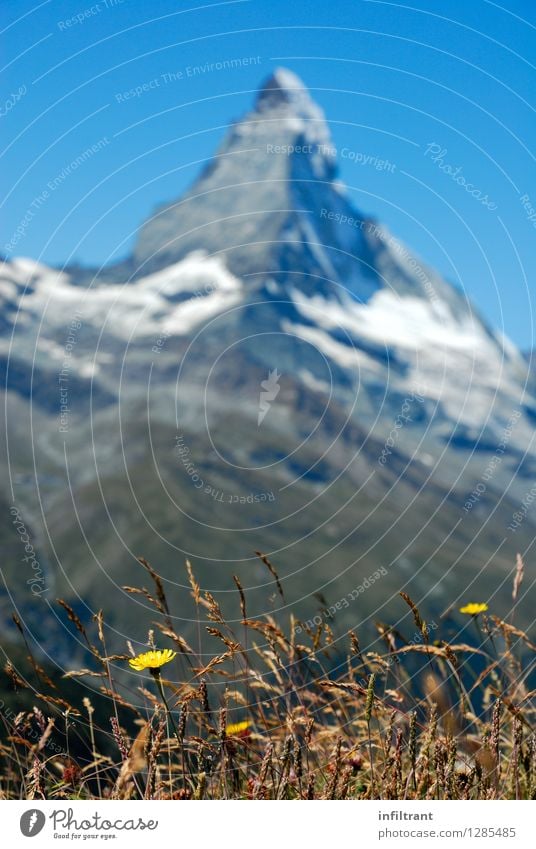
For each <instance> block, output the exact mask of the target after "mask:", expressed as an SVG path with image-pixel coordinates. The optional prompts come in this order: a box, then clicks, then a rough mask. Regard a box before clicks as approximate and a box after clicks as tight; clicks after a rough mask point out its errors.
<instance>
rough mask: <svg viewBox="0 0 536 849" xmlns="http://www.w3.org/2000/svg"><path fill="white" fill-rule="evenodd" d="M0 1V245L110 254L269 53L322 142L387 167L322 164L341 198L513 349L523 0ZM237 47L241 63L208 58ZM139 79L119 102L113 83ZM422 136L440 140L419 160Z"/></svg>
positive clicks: (531, 78)
mask: <svg viewBox="0 0 536 849" xmlns="http://www.w3.org/2000/svg"><path fill="white" fill-rule="evenodd" d="M0 16H1V29H2V30H3V51H2V57H3V63H4V65H5V68H4V69H3V72H2V77H1V83H2V95H1V97H0V115H1V120H0V126H1V129H2V134H1V141H0V150H1V156H2V160H3V162H2V166H1V170H0V173H1V175H2V176H1V179H2V201H3V202H2V216H1V222H0V224H1V233H0V247H1V246H5V245H6V244H7V243H9V242H10V240H11V239H12V237H13V234H14V233H15V231H16V229H17V227H19V228H21V229H22V233H21V234H19V237H18V239H17V241H16V244H15V245H14V248H13V250H12V251H11V252H10V253H12V254H13V255H22V256H30V257H33V258H36V259H41V260H42V261H45V262H49V263H55V264H63V263H64V262H72V261H79V262H83V263H90V264H96V263H101V262H105V261H109V260H111V259H112V258H119V257H120V256H123V255H125V254H126V253H127V251H128V249H129V248H130V246H131V244H132V241H133V238H134V234H135V231H136V228H137V227H138V226H139V225H140V224H141V222H142V221H143V220H144V219H145V218H146V217H147V216H148V215H149V214H150V212H151V210H152V209H153V208H154V207H155V206H156V205H157V204H159V203H161V202H162V201H165V200H170V199H172V198H174V197H176V196H177V195H179V194H180V193H181V192H182V191H183V189H184V188H185V187H186V186H187V185H188V184H189V183H190V182H191V180H192V179H193V178H194V176H195V175H196V173H197V172H198V170H199V165H198V164H194V163H199V161H200V160H205V159H207V158H209V157H210V156H211V154H212V153H213V151H214V149H215V147H216V146H217V144H218V143H219V141H220V140H221V138H222V135H223V133H224V131H225V126H226V125H227V124H228V123H229V121H230V120H232V119H233V118H236V117H238V116H240V115H241V114H242V113H243V112H244V111H245V110H246V109H247V108H248V107H249V105H250V103H251V100H252V98H253V96H254V92H255V90H256V89H257V87H258V85H259V82H260V81H261V80H262V79H263V78H264V77H266V76H267V75H268V74H269V73H270V71H271V70H272V69H273V68H274V67H276V66H278V65H284V66H286V67H289V68H291V69H292V70H293V71H295V72H296V73H297V74H298V75H299V76H300V77H301V78H302V79H303V80H304V82H305V83H306V85H307V86H308V87H309V88H310V90H311V92H312V94H313V96H314V97H315V99H316V100H317V101H318V102H319V103H320V105H321V106H322V108H323V109H324V111H325V113H326V115H327V117H328V120H329V121H330V124H331V128H332V133H333V140H334V143H335V145H336V147H337V148H338V149H339V151H341V150H342V149H343V148H348V149H351V150H353V151H356V152H358V153H359V154H360V155H361V158H364V157H365V156H369V157H377V158H378V159H380V160H388V161H389V163H391V164H392V165H393V166H394V168H385V169H384V170H376V169H375V168H374V167H372V166H371V165H363V164H358V163H356V162H354V161H352V160H351V159H349V158H345V159H342V160H341V162H340V172H341V178H342V179H343V181H344V182H345V183H347V185H348V186H349V187H350V193H351V196H352V198H353V200H354V202H355V204H356V206H358V207H359V208H360V209H362V210H363V211H365V212H367V213H369V214H371V215H375V216H377V217H378V218H379V219H381V220H382V221H383V222H384V223H385V224H387V226H388V227H389V228H390V229H391V230H392V231H393V232H394V233H395V234H396V235H398V236H399V237H400V238H402V239H403V240H405V241H406V242H407V243H408V244H409V245H410V246H411V247H412V248H413V249H414V250H415V251H416V252H417V253H419V254H420V255H421V256H422V257H423V258H424V259H425V260H426V261H428V262H429V263H431V264H432V265H434V266H436V267H437V268H438V269H439V270H440V271H441V272H442V273H443V274H444V275H445V276H447V277H448V278H449V279H451V280H454V281H456V282H457V284H458V285H460V286H463V287H464V288H465V290H466V291H467V293H468V294H469V296H470V297H471V298H472V300H473V301H474V302H475V303H476V304H477V306H478V307H479V309H480V310H481V312H482V313H483V314H484V316H485V317H486V318H487V319H488V321H489V322H490V323H491V324H493V325H494V326H495V327H498V328H500V329H503V330H504V331H505V332H506V333H507V335H509V336H510V337H511V338H512V339H513V340H514V341H515V342H516V343H517V344H518V345H520V346H521V347H522V348H528V347H530V346H532V345H533V327H532V320H533V316H532V304H531V294H532V292H533V291H534V281H535V270H536V252H535V250H534V245H535V241H536V240H535V235H536V229H535V226H536V213H535V216H534V218H535V220H534V221H531V220H530V214H531V210H530V208H529V207H530V206H532V207H533V208H534V210H536V169H535V160H534V154H533V153H531V152H530V151H531V147H532V148H534V144H533V142H534V127H535V121H534V97H533V94H534V91H535V90H536V85H535V75H534V65H533V64H531V62H530V57H531V56H532V57H533V56H534V54H535V51H534V45H535V40H536V38H535V37H536V30H535V24H536V6H535V4H534V3H533V0H502V2H501V3H494V2H487V0H472V2H468V0H449V2H447V0H443V2H441V0H408V3H407V5H403V4H401V3H397V2H376V0H354V1H353V2H336V1H335V0H332V2H330V3H326V2H316V1H315V0H312V2H307V3H305V2H294V3H291V2H288V0H285V2H281V0H270V2H269V1H268V0H263V2H261V0H242V2H226V3H225V2H223V3H217V2H214V0H206V2H203V0H187V2H177V0H152V2H150V3H147V2H143V0H123V2H119V0H100V2H97V0H95V2H91V0H48V2H42V0H36V2H29V0H9V2H6V1H5V0H4V2H3V3H2V4H1V10H0ZM68 21H70V22H71V23H70V25H69V24H68V23H67V22H68ZM531 48H532V49H531ZM244 57H260V58H259V60H258V63H256V64H250V65H249V66H247V67H241V68H235V69H232V70H217V69H212V70H211V69H210V63H217V62H222V61H224V60H230V59H243V58H244ZM207 63H208V67H207ZM195 67H197V68H198V69H200V70H198V72H197V73H196V74H195V75H192V71H191V70H190V72H188V69H189V68H190V69H192V68H195ZM165 74H169V75H170V74H177V76H178V78H177V79H176V80H173V79H169V81H168V82H166V83H164V78H163V75H165ZM181 74H182V76H181ZM155 80H157V81H158V84H156V83H154V82H153V81H155ZM144 84H145V85H146V87H147V88H148V90H147V91H144V92H143V93H142V94H141V95H140V96H139V97H131V98H130V99H128V100H124V99H123V100H121V98H119V97H118V96H119V95H121V94H123V93H124V92H126V91H127V90H129V89H132V88H133V87H136V86H143V85H144ZM13 95H15V96H13ZM531 130H532V134H531ZM99 143H100V144H99ZM432 144H434V145H437V146H438V148H433V150H434V151H437V150H438V149H441V151H445V153H442V155H441V156H440V157H438V158H437V161H436V162H434V161H433V159H432V156H431V155H430V154H428V155H427V154H426V150H427V147H428V145H432ZM91 145H98V146H99V149H98V150H97V152H96V153H94V154H93V155H91V157H89V158H88V159H86V161H85V162H84V163H83V164H82V165H80V167H78V168H77V169H75V170H74V171H73V172H71V173H70V174H69V175H68V176H66V177H61V174H62V171H63V169H65V168H66V166H68V165H69V163H71V162H72V161H73V160H75V159H76V157H78V156H79V155H80V154H81V153H83V151H84V150H86V149H87V148H88V147H90V146H91ZM436 156H437V154H436ZM441 164H443V166H444V167H447V166H450V167H451V169H452V170H453V171H454V172H455V175H454V176H455V177H456V178H457V179H458V180H459V181H460V180H462V179H463V180H465V181H466V183H468V184H470V185H471V186H472V187H473V191H474V192H475V194H477V195H478V196H477V197H474V196H472V195H471V194H469V192H468V190H467V188H466V187H465V186H464V185H463V184H461V183H460V182H456V180H455V178H454V177H453V176H452V174H450V175H449V174H448V173H447V172H446V171H445V170H441V167H440V166H441ZM456 169H461V170H459V171H456ZM56 178H59V179H58V180H57V181H56V184H57V188H56V189H55V190H54V191H52V192H50V191H49V194H48V196H44V195H43V192H44V191H46V189H47V183H48V182H49V181H51V180H52V181H54V180H55V179H56ZM526 195H527V196H528V199H527V198H525V200H524V201H523V198H524V196H526ZM6 196H7V197H6ZM482 198H484V200H486V198H487V203H488V204H489V206H488V205H486V203H483V202H482ZM490 207H491V208H490ZM28 211H31V212H33V215H32V216H30V217H29V216H28V215H27V213H28ZM2 249H3V248H2Z"/></svg>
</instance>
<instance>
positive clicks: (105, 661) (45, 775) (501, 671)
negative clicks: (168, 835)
mask: <svg viewBox="0 0 536 849" xmlns="http://www.w3.org/2000/svg"><path fill="white" fill-rule="evenodd" d="M261 559H262V560H263V562H264V563H265V565H266V566H267V567H268V569H269V570H270V574H271V578H272V579H273V581H274V586H275V587H276V588H277V589H278V590H279V592H280V593H281V594H282V592H283V590H282V587H281V583H280V581H279V577H278V575H277V572H276V570H275V568H274V567H273V566H272V564H271V563H270V562H269V561H268V560H267V558H265V557H264V556H263V555H261ZM140 563H141V565H142V566H143V567H144V569H145V570H146V573H147V575H148V576H149V578H150V580H151V583H152V589H150V590H148V589H146V588H144V587H127V588H124V589H125V591H126V593H127V594H130V595H138V596H139V595H141V596H143V598H144V599H145V601H146V602H147V603H148V604H150V605H151V606H152V607H153V608H154V612H155V617H156V618H155V622H154V630H152V631H150V632H149V635H148V642H147V649H148V650H154V651H158V650H160V649H162V650H165V649H168V650H169V649H171V650H172V651H170V652H168V654H166V655H161V656H159V657H160V659H161V661H162V663H161V665H160V666H158V668H153V669H151V668H150V667H147V668H146V669H145V670H144V662H145V661H144V660H143V659H142V660H141V661H140V660H138V662H137V666H138V667H139V668H141V671H134V670H133V669H130V668H129V663H128V661H129V659H132V655H133V654H134V652H133V650H132V651H131V653H130V654H124V655H108V654H107V648H106V639H105V633H106V629H105V623H104V617H103V614H102V613H101V612H99V613H98V614H96V615H95V616H94V617H93V622H92V623H89V624H87V625H86V624H84V623H83V622H82V621H81V620H80V618H79V617H78V616H77V614H76V613H75V612H74V610H73V609H72V608H71V607H70V605H69V604H67V603H66V602H65V601H63V600H59V601H58V604H59V605H60V607H61V608H62V610H63V613H64V615H65V616H66V617H67V618H68V620H69V621H70V623H71V628H72V629H73V641H74V635H76V636H77V637H78V638H79V640H80V642H82V643H83V644H84V646H85V651H86V653H87V655H88V657H89V658H90V660H89V661H88V664H87V666H86V667H85V668H83V669H77V670H74V669H73V670H69V671H68V672H66V673H65V674H64V676H63V678H62V679H61V681H59V682H58V681H57V680H56V681H54V680H52V678H51V676H50V675H49V674H48V673H47V671H46V670H45V669H44V668H43V667H42V666H41V664H40V662H39V661H38V660H36V658H35V657H34V656H33V655H32V653H31V651H30V649H29V648H28V643H26V647H27V663H28V669H29V671H30V672H31V675H32V676H33V680H35V681H38V682H39V686H38V687H35V686H30V683H29V681H30V675H29V674H28V675H27V674H25V673H24V671H22V670H21V669H20V668H17V669H15V668H14V667H13V666H12V665H10V664H9V663H8V664H7V666H6V670H5V671H6V674H7V676H8V679H9V682H10V685H11V687H12V688H14V690H15V691H16V693H17V694H18V697H19V698H21V697H22V691H25V699H26V701H27V699H28V695H29V694H28V692H27V691H28V690H30V695H31V698H32V700H33V702H34V705H35V706H34V707H33V708H32V709H21V710H20V711H13V710H10V711H8V712H7V713H6V711H3V712H2V720H3V725H4V738H3V739H2V741H1V742H0V756H1V760H2V768H1V769H0V797H1V798H3V799H21V798H23V799H64V800H65V799H130V800H140V799H177V800H181V799H288V800H290V799H304V800H307V799H392V800H403V799H489V800H493V799H534V798H536V737H535V733H534V713H535V706H534V700H533V695H534V693H533V692H532V691H531V689H530V681H531V675H532V674H533V671H534V662H535V653H536V645H534V644H533V643H532V642H531V640H530V639H529V637H528V636H527V634H526V633H525V632H524V631H522V630H521V629H519V628H517V627H516V626H515V624H514V616H515V607H516V602H517V596H518V592H519V587H520V584H521V582H522V580H523V563H522V561H521V558H518V562H517V569H516V573H515V578H514V586H513V591H512V613H511V617H510V618H509V621H504V620H502V619H500V618H498V617H497V616H494V615H493V614H492V613H491V612H490V611H487V610H486V611H484V610H483V609H482V608H478V611H479V612H478V613H476V614H473V615H470V616H466V617H465V620H464V621H465V623H466V627H464V628H463V629H462V639H461V640H456V641H451V642H448V641H447V640H446V639H444V638H442V636H441V628H440V627H439V628H438V629H436V630H434V631H433V633H431V632H430V628H429V626H428V625H427V623H426V621H425V620H424V619H423V618H422V616H421V614H420V612H419V609H418V607H417V606H416V605H415V604H414V602H413V601H412V599H411V598H410V597H409V596H408V595H406V594H405V593H401V594H400V595H401V599H400V604H401V605H405V606H407V608H406V609H407V610H408V613H409V614H410V615H411V617H412V620H413V623H414V631H415V633H414V634H413V637H412V638H411V639H408V638H407V637H405V636H404V635H403V634H402V633H400V631H399V630H397V629H395V628H390V627H389V626H387V625H385V624H381V623H378V625H377V630H378V639H379V641H380V644H381V650H378V649H377V648H376V649H374V650H373V649H367V650H363V649H362V648H361V646H360V642H359V637H358V634H357V633H355V632H350V633H348V634H347V635H346V637H345V639H344V649H341V648H340V640H335V639H334V635H333V632H332V629H331V627H330V624H329V623H328V622H325V621H322V622H321V623H320V624H319V625H318V626H315V627H314V628H311V627H309V626H308V625H307V624H305V623H300V622H298V621H297V620H295V619H294V618H293V617H292V616H291V618H290V622H289V623H288V627H287V628H284V627H283V626H282V625H281V624H280V623H279V622H277V621H275V619H274V618H272V617H271V616H270V615H263V616H261V617H257V618H255V617H253V618H250V617H249V615H248V610H247V594H246V592H245V591H244V590H243V588H242V585H241V582H240V580H239V578H238V577H236V576H235V578H234V582H235V585H236V591H237V603H238V605H239V607H240V613H241V620H240V623H239V626H238V628H233V627H231V625H230V624H229V623H228V622H227V621H226V619H225V617H224V616H223V614H222V611H221V609H220V606H219V605H218V602H217V601H216V599H215V598H214V597H213V596H212V595H211V594H210V593H209V592H204V591H202V589H201V587H200V586H199V585H198V583H197V581H196V578H195V576H194V573H193V571H192V568H191V566H190V564H187V568H188V576H189V581H190V587H191V595H192V598H193V601H194V603H195V606H196V609H197V611H198V619H199V623H200V627H203V628H204V629H205V630H206V632H207V634H208V637H210V638H211V643H212V644H214V645H215V646H216V647H217V648H216V650H215V651H214V652H213V653H212V654H211V655H210V656H207V655H206V654H201V653H200V651H199V650H194V649H193V648H192V647H191V646H190V645H189V644H188V642H187V641H186V640H185V639H184V638H183V637H182V636H181V635H180V634H178V633H176V631H175V625H174V619H173V616H172V614H171V611H170V609H169V606H168V602H167V599H166V594H165V591H164V585H163V582H162V580H161V578H160V576H159V575H158V574H157V573H156V572H155V570H154V569H153V568H152V567H151V566H150V564H149V563H147V561H145V560H143V559H140ZM469 609H473V608H469ZM474 609H475V610H476V609H477V608H474ZM14 620H15V624H16V625H17V628H18V629H19V632H20V634H21V636H22V637H23V638H25V633H24V628H23V626H22V625H21V623H20V620H19V619H18V618H17V617H14ZM201 623H204V624H202V625H201ZM237 631H238V632H239V633H237ZM90 632H91V633H90ZM415 635H417V636H418V639H416V638H415ZM73 656H74V652H73ZM150 657H152V658H154V657H155V655H151V656H150ZM168 658H170V659H168ZM152 662H154V660H153V661H152ZM135 665H136V664H135ZM118 670H121V673H120V674H118ZM168 670H170V671H169V672H168ZM73 680H76V681H77V682H78V687H77V688H76V690H75V692H76V693H77V694H79V696H80V698H79V699H78V702H79V703H78V702H76V703H74V704H73V703H72V701H73V700H74V699H73V696H72V694H73ZM97 703H98V706H97V707H95V705H96V704H97Z"/></svg>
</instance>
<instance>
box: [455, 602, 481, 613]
mask: <svg viewBox="0 0 536 849" xmlns="http://www.w3.org/2000/svg"><path fill="white" fill-rule="evenodd" d="M487 609H488V605H487V604H484V603H478V602H470V603H469V604H466V605H465V607H460V613H467V615H468V616H478V614H479V613H485V612H486V610H487Z"/></svg>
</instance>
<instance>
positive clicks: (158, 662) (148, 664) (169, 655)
mask: <svg viewBox="0 0 536 849" xmlns="http://www.w3.org/2000/svg"><path fill="white" fill-rule="evenodd" d="M176 654H177V652H176V651H171V649H155V650H153V651H146V652H144V653H143V654H139V655H138V656H137V657H132V658H130V660H129V665H130V666H131V667H132V669H135V670H136V672H143V670H144V669H148V670H149V671H150V672H153V673H154V672H155V671H157V670H158V669H160V667H161V666H163V665H164V663H169V661H170V660H173V658H174V657H175V655H176Z"/></svg>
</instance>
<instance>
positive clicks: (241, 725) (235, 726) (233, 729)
mask: <svg viewBox="0 0 536 849" xmlns="http://www.w3.org/2000/svg"><path fill="white" fill-rule="evenodd" d="M250 727H251V722H250V720H249V719H244V720H243V721H242V722H234V723H231V725H227V726H226V728H225V733H226V735H227V736H228V737H240V735H241V734H244V733H245V732H246V731H247V730H248V728H250Z"/></svg>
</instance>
